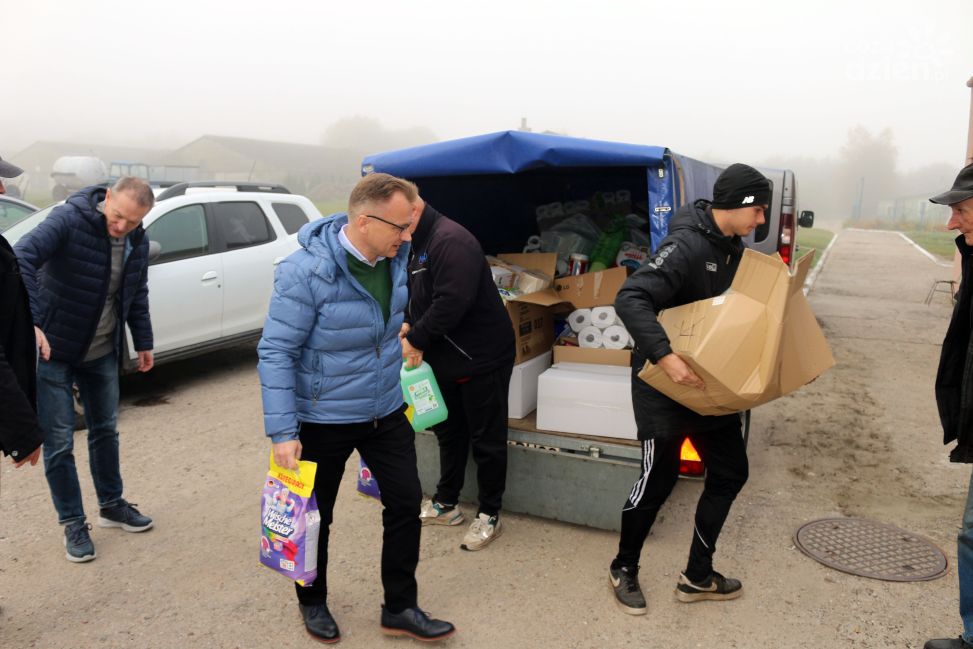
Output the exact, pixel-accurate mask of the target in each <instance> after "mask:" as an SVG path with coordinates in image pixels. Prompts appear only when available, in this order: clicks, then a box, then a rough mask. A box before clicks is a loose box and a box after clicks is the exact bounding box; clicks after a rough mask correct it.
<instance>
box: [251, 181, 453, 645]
mask: <svg viewBox="0 0 973 649" xmlns="http://www.w3.org/2000/svg"><path fill="white" fill-rule="evenodd" d="M416 197H417V192H416V188H415V185H413V184H412V183H410V182H408V181H405V180H401V179H399V178H395V177H393V176H389V175H387V174H372V175H369V176H366V177H365V178H363V179H362V180H361V181H359V183H358V184H357V185H356V186H355V188H354V190H352V193H351V198H350V199H349V201H348V214H334V215H332V216H330V217H328V218H325V219H320V220H318V221H314V222H313V223H308V224H307V225H305V226H304V227H302V228H301V231H300V233H299V234H298V241H299V242H300V244H301V246H302V249H301V250H298V251H297V252H295V253H293V254H292V255H290V256H289V257H287V258H286V259H285V260H284V261H282V262H281V263H280V265H279V266H278V269H277V276H276V278H275V281H274V293H273V296H272V297H271V301H270V311H269V313H268V314H267V321H266V323H265V324H264V330H263V337H262V338H261V340H260V344H259V345H258V347H257V353H258V355H259V357H260V363H259V365H258V369H259V372H260V382H261V388H262V394H263V408H264V427H265V429H266V433H267V436H268V437H270V439H271V441H272V442H273V454H274V461H275V462H276V463H277V464H278V465H279V466H281V467H284V468H288V469H295V468H297V461H298V460H299V459H304V460H311V461H314V462H317V464H318V469H317V477H316V480H315V485H314V493H315V496H316V498H317V503H318V508H319V509H320V511H321V531H320V538H319V541H318V572H317V575H318V576H317V579H316V581H315V582H314V583H313V584H311V585H310V586H300V585H297V586H296V588H297V600H298V604H299V606H300V610H301V614H302V615H303V617H304V625H305V628H306V629H307V632H308V633H309V634H311V635H312V636H314V637H315V639H318V640H321V641H323V642H337V641H338V639H339V638H340V632H339V631H338V626H337V624H336V623H335V621H334V618H333V617H332V616H331V613H330V612H329V610H328V605H327V596H328V591H327V564H328V535H329V526H330V525H331V521H332V511H333V509H334V503H335V498H336V496H337V494H338V485H339V484H340V483H341V477H342V475H343V474H344V468H345V462H346V461H347V459H348V457H349V456H350V455H351V452H352V451H353V450H355V449H357V450H358V452H359V454H360V455H361V457H362V458H363V459H364V460H365V462H366V463H367V464H368V466H369V468H370V469H371V470H372V472H373V473H374V475H375V478H376V480H377V481H378V484H379V485H380V486H381V489H382V505H383V506H384V510H383V512H382V524H383V527H384V535H383V543H382V546H383V547H382V585H383V587H384V590H385V605H384V606H383V608H382V614H381V626H382V630H383V631H384V632H385V633H387V634H389V635H408V636H412V637H414V638H417V639H420V640H439V639H442V638H445V637H448V636H450V635H452V633H453V631H454V628H453V625H452V624H450V623H449V622H444V621H442V620H435V619H430V618H429V617H428V616H427V615H426V614H425V613H424V612H423V611H421V610H420V609H419V608H418V604H417V586H416V578H415V571H416V565H417V564H418V562H419V534H420V529H421V525H420V521H419V503H420V501H421V499H422V489H421V486H420V484H419V474H418V470H417V468H416V450H415V432H414V431H413V430H412V426H411V425H410V424H409V421H408V420H407V419H406V417H405V405H404V401H403V398H402V388H401V386H400V383H399V370H400V368H401V366H402V348H401V345H400V343H399V336H398V334H399V329H400V328H401V326H402V321H403V314H404V310H405V306H406V302H407V299H408V295H407V288H406V274H405V266H406V259H407V257H408V249H409V241H410V240H411V236H412V235H411V231H412V228H413V226H414V224H413V209H412V203H413V202H414V201H415V200H416ZM400 253H401V254H400Z"/></svg>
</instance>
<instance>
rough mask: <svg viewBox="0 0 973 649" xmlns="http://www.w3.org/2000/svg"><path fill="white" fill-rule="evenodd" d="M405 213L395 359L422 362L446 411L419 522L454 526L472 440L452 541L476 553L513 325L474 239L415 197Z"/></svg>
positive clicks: (499, 433)
mask: <svg viewBox="0 0 973 649" xmlns="http://www.w3.org/2000/svg"><path fill="white" fill-rule="evenodd" d="M415 209H416V217H417V218H416V223H417V225H416V226H415V232H414V233H413V234H412V250H411V251H410V255H409V306H408V307H407V308H406V312H405V317H406V323H405V324H404V325H402V331H403V337H402V355H403V357H404V358H405V359H406V363H407V365H408V366H410V367H411V366H415V365H418V364H419V363H420V362H421V361H422V360H425V361H426V362H427V363H428V364H429V365H430V367H432V369H433V372H434V373H435V375H436V381H437V382H438V383H439V388H440V390H441V391H442V393H443V399H444V400H445V401H446V408H447V409H448V410H449V419H447V420H446V421H445V422H443V423H442V424H440V425H439V426H436V430H435V432H436V437H437V438H438V440H439V461H440V478H439V484H438V485H437V487H436V494H435V496H434V497H433V498H432V500H427V501H425V502H424V503H423V505H422V512H421V514H420V518H421V519H422V522H423V524H424V525H430V524H435V525H459V524H460V523H462V522H463V513H462V512H461V511H460V510H459V508H458V507H457V506H456V503H457V502H459V493H460V490H461V489H462V488H463V478H464V477H465V474H466V458H467V455H468V454H469V448H470V444H471V443H472V445H473V459H474V461H475V462H476V468H477V482H478V484H479V500H480V505H479V511H477V515H476V518H475V519H474V520H473V523H472V525H471V526H470V529H469V531H468V532H467V533H466V536H464V538H463V542H462V543H461V545H460V547H461V548H463V549H464V550H479V549H481V548H483V547H484V546H486V545H487V544H488V543H490V542H491V541H493V540H494V539H495V538H496V537H498V536H499V535H500V532H501V529H502V528H501V526H500V519H499V516H500V506H501V501H502V498H503V492H504V489H505V488H506V481H507V391H508V390H509V388H510V374H511V372H512V370H513V363H514V355H515V341H514V332H513V326H512V325H511V323H510V316H508V315H507V310H506V309H505V308H504V306H503V301H502V300H501V299H500V294H499V292H498V291H497V287H496V285H495V284H494V282H493V275H492V273H491V272H490V267H489V265H488V264H487V262H486V258H485V257H484V256H483V250H482V249H481V248H480V244H479V242H478V241H477V240H476V238H475V237H474V236H473V235H472V234H470V232H469V231H468V230H467V229H466V228H464V227H463V226H461V225H460V224H458V223H456V222H455V221H453V220H451V219H448V218H446V217H445V216H443V215H442V214H440V213H439V212H437V211H436V210H435V209H433V208H432V206H430V205H427V204H426V203H425V201H423V200H422V198H419V199H418V201H417V202H416V207H415Z"/></svg>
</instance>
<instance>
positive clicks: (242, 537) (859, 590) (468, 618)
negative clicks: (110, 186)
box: [0, 231, 970, 649]
mask: <svg viewBox="0 0 973 649" xmlns="http://www.w3.org/2000/svg"><path fill="white" fill-rule="evenodd" d="M948 276H949V269H948V268H945V267H941V266H938V265H936V264H935V263H934V262H932V261H930V260H929V259H927V258H926V257H924V256H922V255H921V254H919V253H918V252H917V251H916V250H915V249H914V248H912V247H911V246H910V245H909V244H908V243H907V242H906V241H904V240H903V239H902V238H901V237H899V236H898V235H895V234H889V233H880V232H854V231H844V232H842V233H841V234H840V235H839V237H838V240H837V242H836V244H835V246H834V247H833V249H832V251H831V254H830V256H829V258H828V259H827V260H826V262H825V266H824V268H823V270H822V272H821V273H820V275H819V277H818V279H817V283H816V284H815V287H814V289H813V291H812V292H811V295H810V299H811V303H812V306H813V308H814V310H815V313H816V314H817V316H818V318H819V319H820V321H821V322H822V324H823V327H824V330H825V333H826V334H827V336H828V339H829V341H830V343H831V345H832V348H833V351H834V355H835V358H836V360H837V362H838V364H837V366H836V367H834V368H833V369H832V370H830V371H829V372H828V373H827V374H825V375H824V376H822V377H821V378H820V379H818V380H817V381H816V382H814V383H813V384H811V385H809V386H807V387H805V388H803V389H802V390H800V391H798V392H797V393H796V394H794V395H791V396H789V397H786V398H783V399H780V400H778V401H776V402H774V403H771V404H768V405H766V406H763V407H761V408H759V409H758V410H756V411H755V412H754V416H753V427H752V432H751V438H750V459H751V478H750V482H749V483H748V485H747V486H746V488H745V489H744V491H743V492H742V494H741V495H740V497H739V499H738V500H737V503H736V505H735V506H734V508H733V510H732V511H731V513H730V517H729V519H728V521H727V524H726V527H725V528H724V533H723V535H722V537H721V539H720V547H719V549H718V552H717V560H716V564H717V568H718V569H719V570H721V571H722V572H724V573H725V574H728V575H732V576H735V577H739V578H740V579H742V581H743V583H744V585H745V594H744V596H743V597H742V598H740V599H738V600H735V601H731V602H705V603H698V604H682V603H679V602H677V601H676V600H675V598H674V597H673V595H672V589H673V586H674V585H675V581H676V578H677V576H678V572H679V570H680V569H682V567H684V565H685V559H686V553H687V551H688V546H689V541H690V535H691V533H692V512H693V507H694V505H695V501H696V498H697V497H698V494H699V492H700V489H701V485H700V484H699V483H698V482H691V481H683V482H680V484H679V485H677V487H676V490H675V492H674V493H673V496H672V498H671V499H670V501H669V503H668V504H667V506H666V508H665V509H664V510H663V512H662V515H661V516H660V519H659V521H658V524H657V525H656V527H655V529H654V530H653V533H652V535H651V536H650V537H649V540H648V542H647V544H646V549H645V552H644V554H643V557H642V577H641V580H642V585H643V588H644V590H645V592H646V595H647V597H648V600H649V614H648V615H647V616H645V617H637V618H636V617H629V616H626V615H623V614H622V613H620V612H619V610H618V609H617V608H616V607H615V605H614V603H613V600H612V598H611V595H610V591H609V587H608V578H607V574H606V573H607V566H608V563H609V561H610V560H611V558H612V556H613V554H614V551H615V549H616V542H617V539H616V536H615V534H613V533H609V532H603V531H598V530H592V529H587V528H583V527H577V526H572V525H566V524H560V523H554V522H550V521H546V520H543V519H539V518H533V517H529V516H519V515H512V514H511V515H508V516H506V518H505V525H506V528H505V533H504V536H503V537H502V538H501V539H500V540H498V541H497V542H496V543H495V544H494V545H493V546H491V547H490V548H488V549H486V550H484V551H483V552H478V553H465V552H463V551H461V550H460V549H459V542H460V538H461V537H462V534H463V528H436V529H426V530H424V531H423V537H422V550H421V562H420V565H419V574H418V577H419V588H420V591H419V596H420V604H421V606H422V607H423V608H425V609H426V610H428V611H430V612H431V613H432V614H433V615H435V616H438V617H442V618H445V619H448V620H451V621H453V622H454V623H455V624H456V625H457V627H458V628H459V632H458V633H457V635H456V636H454V637H453V638H452V639H450V640H448V641H446V643H445V644H444V646H447V647H454V648H459V647H559V648H561V647H622V646H635V645H636V644H637V645H638V646H644V647H676V648H680V647H686V648H695V647H739V648H751V647H753V648H763V647H782V648H784V647H788V648H789V647H876V648H877V647H913V648H914V647H921V646H922V644H923V642H924V641H925V640H926V639H928V638H929V637H935V636H941V635H945V636H954V635H956V634H958V633H959V631H960V622H959V617H958V614H957V613H956V602H957V579H956V573H955V569H954V565H953V563H954V561H955V557H956V549H955V535H956V532H957V530H958V527H959V522H960V518H961V509H962V505H963V502H964V497H965V493H966V487H967V483H968V481H969V477H970V468H969V467H967V466H960V465H951V464H950V463H949V462H948V461H947V453H946V449H945V448H944V447H943V446H942V443H941V439H942V438H941V430H940V428H939V425H938V420H937V416H936V409H935V404H934V401H933V391H932V385H933V378H934V376H935V370H936V363H937V360H938V356H939V351H940V343H941V341H942V337H943V334H944V332H945V328H946V324H947V322H948V319H949V305H948V301H947V298H946V297H945V296H944V295H942V294H940V295H937V296H936V299H935V300H934V301H933V303H932V304H931V305H930V306H925V305H924V304H923V299H924V298H925V295H926V292H927V291H928V290H929V287H930V285H931V283H932V281H933V280H934V279H942V278H946V277H948ZM119 427H120V430H121V437H122V441H121V444H122V464H123V475H124V478H125V492H126V496H127V497H128V498H129V499H130V500H132V501H134V502H136V503H138V504H139V507H140V508H141V509H142V510H143V511H144V512H146V513H148V514H149V515H151V516H153V517H154V518H155V521H156V527H155V529H153V530H151V531H149V532H147V533H144V534H126V533H125V532H122V531H120V530H103V529H99V528H97V527H96V528H95V529H94V530H93V533H92V537H93V540H94V542H95V544H96V547H97V551H98V558H97V559H96V560H95V561H93V562H91V563H87V564H71V563H69V562H67V561H65V559H64V551H63V547H62V538H63V537H62V533H61V530H60V528H59V527H58V526H57V524H56V517H55V514H54V510H53V507H52V505H51V502H50V498H49V495H48V491H47V486H46V483H45V481H44V475H43V470H42V469H41V467H39V466H38V467H34V468H28V469H19V470H14V469H13V468H12V465H11V464H10V462H9V461H6V462H4V463H3V466H2V495H0V607H2V613H0V647H3V648H11V649H14V648H16V649H22V648H26V647H40V648H44V649H48V648H51V649H54V648H62V647H63V648H72V649H76V648H88V647H92V648H94V647H98V648H101V647H125V648H133V647H135V648H141V647H146V648H149V647H153V648H154V647H159V648H163V647H164V648H166V649H169V648H172V647H201V648H205V647H220V648H222V647H226V648H254V649H256V648H261V647H268V646H287V647H301V646H306V647H311V646H316V644H315V643H314V642H313V641H312V640H311V639H310V638H309V637H308V636H307V635H306V634H305V633H304V631H303V627H302V625H301V623H300V616H299V613H298V610H297V606H296V603H295V600H294V596H293V592H292V589H291V586H290V585H289V584H288V582H287V581H286V580H285V579H284V578H282V577H280V576H278V575H276V574H274V573H272V572H271V571H269V570H267V569H266V568H261V567H260V566H258V564H257V553H258V544H257V536H258V526H259V523H258V518H259V514H258V508H259V493H260V486H261V483H262V476H263V474H264V471H265V469H266V461H267V455H268V452H269V444H268V442H267V440H266V439H265V438H264V436H263V431H262V424H261V417H260V394H259V386H258V382H257V376H256V370H255V356H254V352H253V347H252V346H244V347H240V348H236V349H233V350H228V351H224V352H219V353H216V354H211V355H209V356H206V357H204V358H199V359H195V360H192V361H186V362H181V363H176V364H172V365H167V366H163V367H160V368H158V369H157V370H155V371H153V372H152V373H151V374H150V375H149V376H144V377H132V378H128V379H126V380H125V381H124V382H123V410H122V413H121V417H120V424H119ZM83 440H84V433H78V436H77V442H78V448H77V449H76V450H77V459H78V463H79V466H80V467H82V470H81V479H82V488H83V492H84V495H85V499H86V506H87V508H88V512H89V516H90V515H92V514H96V512H95V511H94V503H95V497H94V490H93V488H92V486H91V481H90V477H89V475H88V471H87V468H86V467H87V460H86V452H85V448H84V442H83ZM356 467H357V461H356V460H355V459H354V458H353V459H352V461H350V462H349V464H348V469H347V471H346V475H345V477H344V482H343V484H342V490H343V491H342V494H341V495H340V496H339V502H338V506H337V508H336V513H335V523H334V525H333V528H332V529H333V532H332V537H331V544H332V545H331V548H332V550H331V556H332V563H331V566H330V570H329V581H330V590H331V595H330V606H331V610H332V612H333V613H334V614H335V616H336V618H337V620H338V623H339V625H340V627H341V629H342V634H343V639H342V644H343V645H345V646H355V647H379V646H394V645H395V644H398V645H400V646H401V645H406V644H408V643H412V642H413V641H412V640H407V639H399V640H393V639H386V638H384V637H383V636H381V634H380V633H379V628H378V616H379V606H380V604H381V601H382V595H381V588H380V585H379V573H378V558H379V547H380V539H381V525H380V514H379V505H377V504H376V503H375V502H374V501H369V500H366V499H364V498H361V497H358V496H357V495H356V494H355V490H354V471H355V468H356ZM625 495H626V494H623V493H620V494H618V499H617V502H606V503H605V505H604V506H605V507H609V508H612V509H616V508H620V507H621V505H622V502H623V501H624V499H625ZM834 515H845V516H861V517H867V518H870V519H875V520H878V521H883V522H887V523H892V524H895V525H899V526H901V527H904V528H905V529H907V530H910V531H912V532H915V533H918V534H921V535H924V536H926V537H928V538H929V539H931V540H932V541H934V542H935V543H937V544H938V545H939V546H940V547H942V548H943V549H944V550H945V552H946V554H947V556H948V558H949V561H950V570H949V573H948V574H947V575H946V576H945V577H943V578H941V579H937V580H934V581H929V582H917V583H890V582H882V581H875V580H870V579H865V578H860V577H854V576H851V575H846V574H843V573H840V572H836V571H833V570H831V569H828V568H826V567H824V566H822V565H820V564H818V563H816V562H814V561H812V560H810V559H808V558H807V557H805V556H804V555H803V554H802V553H801V552H800V551H799V550H797V549H796V548H795V547H794V544H793V540H792V539H793V534H794V532H795V530H796V529H797V528H798V527H799V526H800V525H801V524H803V523H805V522H807V521H810V520H814V519H817V518H821V517H825V516H834Z"/></svg>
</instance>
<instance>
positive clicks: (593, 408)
mask: <svg viewBox="0 0 973 649" xmlns="http://www.w3.org/2000/svg"><path fill="white" fill-rule="evenodd" d="M537 428H539V429H541V430H552V431H558V432H562V433H574V434H576V435H598V436H600V437H618V438H622V439H638V436H637V434H636V428H635V414H634V413H633V412H632V370H631V369H630V368H627V367H619V366H615V365H595V364H593V363H557V364H555V365H553V366H552V367H551V368H550V369H548V370H547V371H545V372H544V373H543V374H541V376H540V379H538V381H537Z"/></svg>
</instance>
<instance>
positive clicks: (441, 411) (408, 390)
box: [399, 361, 449, 431]
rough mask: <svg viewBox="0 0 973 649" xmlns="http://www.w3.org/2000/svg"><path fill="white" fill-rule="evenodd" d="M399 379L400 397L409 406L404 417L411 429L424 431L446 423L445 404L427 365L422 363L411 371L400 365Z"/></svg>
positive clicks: (434, 377)
mask: <svg viewBox="0 0 973 649" xmlns="http://www.w3.org/2000/svg"><path fill="white" fill-rule="evenodd" d="M399 379H400V381H401V382H402V396H403V397H405V402H406V403H407V404H408V405H409V408H408V409H407V410H406V411H405V416H406V417H408V418H409V422H410V423H411V424H412V428H414V429H415V430H417V431H418V430H426V429H428V428H429V427H430V426H435V425H436V424H438V423H440V422H443V421H446V417H448V416H449V412H448V411H447V410H446V402H445V401H444V400H443V393H442V392H440V391H439V384H437V383H436V376H435V375H434V374H433V373H432V368H431V367H429V364H428V363H426V362H425V361H423V362H422V363H421V364H420V365H419V366H418V367H414V368H412V369H411V370H410V369H406V366H405V363H402V369H401V370H400V371H399Z"/></svg>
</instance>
